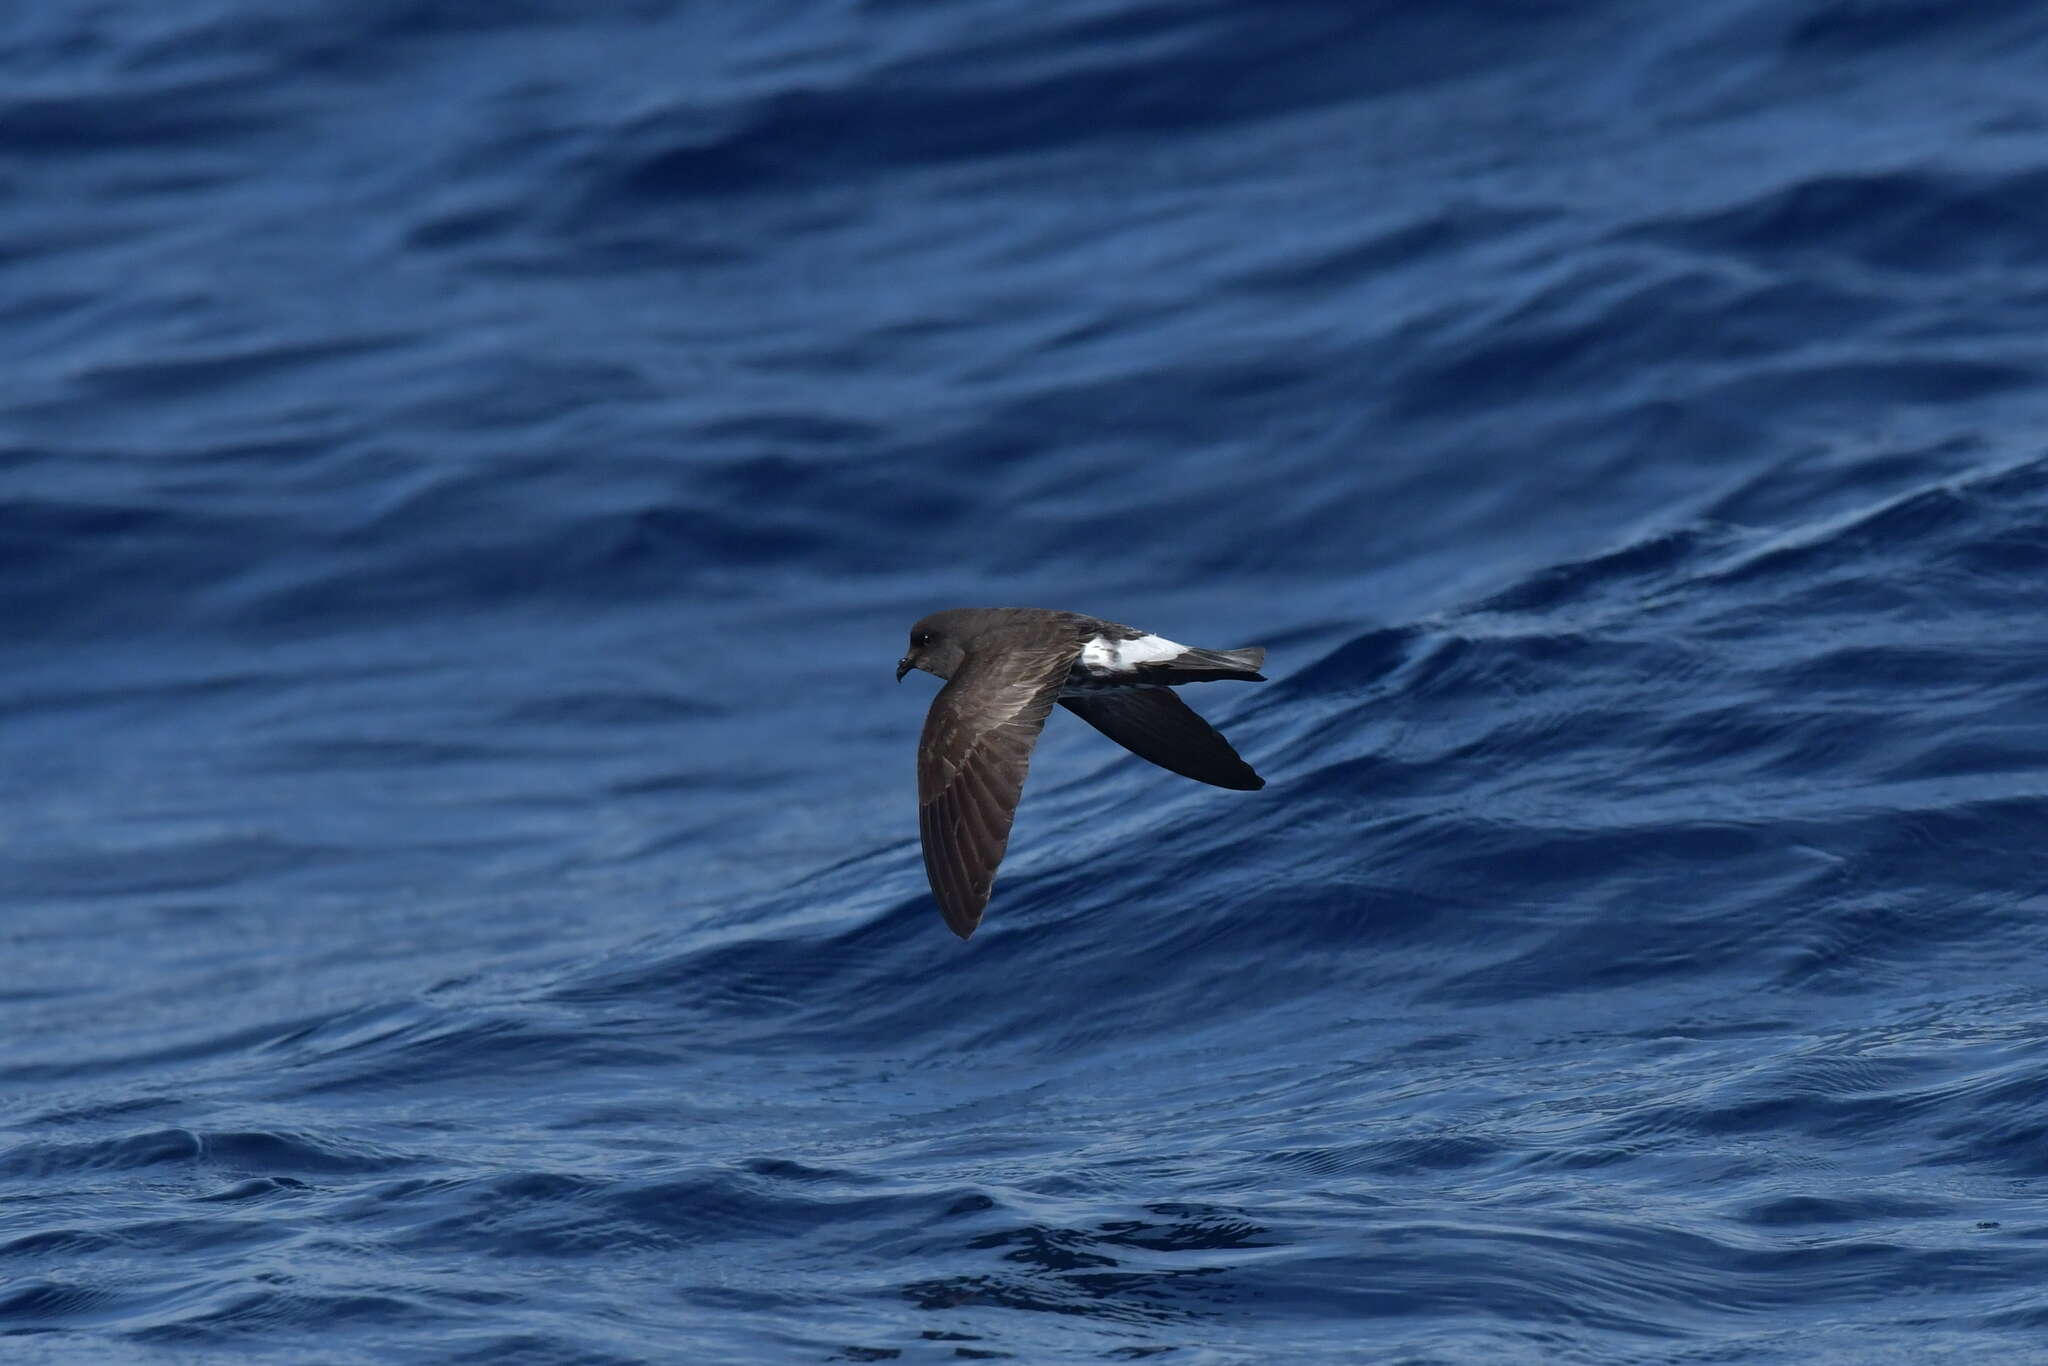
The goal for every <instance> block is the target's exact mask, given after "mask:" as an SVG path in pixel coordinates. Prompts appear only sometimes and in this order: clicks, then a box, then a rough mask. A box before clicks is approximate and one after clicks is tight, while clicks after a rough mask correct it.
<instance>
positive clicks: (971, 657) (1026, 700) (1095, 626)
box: [896, 607, 1266, 939]
mask: <svg viewBox="0 0 2048 1366" xmlns="http://www.w3.org/2000/svg"><path fill="white" fill-rule="evenodd" d="M1265 662H1266V652H1265V650H1264V649H1263V648H1261V647H1259V646H1256V645H1254V646H1250V647H1248V648H1245V649H1241V650H1197V649H1192V648H1190V647H1188V646H1186V645H1180V644H1176V643H1175V642H1173V641H1171V640H1168V639H1166V638H1165V637H1163V636H1155V635H1152V634H1150V633H1149V632H1145V631H1140V630H1138V629H1137V628H1136V627H1132V626H1123V625H1120V624H1118V623H1116V622H1114V621H1102V620H1100V619H1098V618H1096V617H1087V616H1082V615H1080V614H1079V613H1077V612H1052V611H1047V610H1044V609H1042V608H1036V607H960V608H955V609H953V610H951V611H947V612H934V613H932V614H931V615H930V616H928V617H926V618H925V619H924V620H922V621H920V622H918V623H917V625H915V626H913V627H911V628H910V653H908V654H906V655H904V656H903V658H902V659H900V660H898V661H897V663H896V679H897V681H898V682H901V681H902V680H903V675H905V674H907V673H909V672H910V671H911V670H912V669H923V670H924V671H925V672H926V673H929V674H937V675H938V676H939V677H940V678H943V679H945V680H946V686H945V687H943V688H941V689H940V690H939V695H938V696H937V697H935V698H934V699H932V709H931V711H930V713H929V714H928V715H927V716H926V717H925V720H924V735H923V737H922V738H921V739H920V740H919V741H918V746H917V804H918V829H919V832H920V834H921V835H922V836H923V839H924V869H925V875H926V876H927V877H928V878H929V879H930V880H931V884H932V895H933V896H934V897H936V898H938V902H939V910H940V911H941V912H942V913H944V915H945V917H946V924H947V925H949V926H951V927H952V930H953V932H954V933H955V934H957V935H959V936H960V937H961V938H962V939H965V938H966V937H967V936H968V935H970V934H973V933H974V927H975V926H976V925H979V924H980V923H981V912H982V908H983V907H984V906H986V905H987V904H988V897H989V892H990V890H991V889H992V888H993V887H994V886H995V880H996V865H997V864H999V863H1001V862H1002V861H1003V849H1004V847H1005V846H1006V845H1007V844H1008V843H1009V841H1010V822H1011V819H1012V818H1013V817H1014V816H1015V815H1016V811H1017V798H1018V797H1019V795H1021V794H1022V792H1023V790H1024V774H1025V771H1026V770H1027V769H1028V768H1029V767H1030V765H1031V747H1032V746H1033V745H1034V744H1036V743H1037V742H1038V733H1039V731H1040V730H1041V729H1043V728H1044V726H1045V718H1046V716H1047V714H1048V713H1050V712H1051V711H1052V704H1053V703H1055V702H1058V703H1059V704H1060V705H1061V706H1063V707H1065V708H1066V709H1067V710H1068V711H1070V712H1072V713H1074V715H1076V716H1078V717H1080V718H1081V719H1082V720H1083V721H1086V722H1087V723H1088V724H1089V725H1091V726H1093V727H1095V729H1097V730H1099V731H1101V732H1102V733H1103V734H1104V735H1107V736H1108V737H1109V738H1110V739H1112V740H1114V741H1116V742H1117V743H1118V744H1120V745H1122V746H1123V747H1124V748H1125V749H1128V750H1129V751H1131V753H1133V754H1135V755H1137V756H1138V757H1139V758H1141V759H1148V760H1150V761H1151V762H1153V763H1155V764H1157V765H1159V766H1160V767H1161V768H1165V769H1171V770H1172V771H1173V772H1175V773H1178V774H1180V775H1181V776H1182V777H1186V778H1193V779H1194V780H1195V781H1196V782H1202V783H1211V784H1214V785H1215V786H1217V787H1229V788H1237V789H1240V790H1243V791H1251V790H1254V789H1257V788H1261V787H1264V786H1265V785H1266V780H1265V779H1263V778H1261V777H1260V776H1259V775H1258V774H1256V773H1254V772H1252V769H1251V765H1249V764H1247V763H1246V762H1245V761H1244V760H1243V759H1240V758H1239V757H1238V755H1237V751H1236V750H1234V749H1232V748H1231V747H1230V742H1229V741H1228V740H1225V739H1224V738H1223V737H1222V736H1221V735H1219V734H1217V733H1216V731H1215V729H1214V728H1213V727H1211V726H1210V725H1209V723H1208V722H1206V721H1204V720H1203V719H1202V718H1201V717H1199V716H1197V715H1196V714H1195V713H1194V712H1193V711H1192V710H1190V709H1189V707H1188V705H1187V703H1185V702H1183V701H1181V700H1180V697H1179V696H1178V695H1177V694H1175V693H1174V692H1173V691H1172V689H1174V688H1175V687H1178V686H1179V685H1180V684H1182V683H1207V682H1212V681H1215V680H1218V679H1239V680H1243V681H1245V682H1248V683H1263V682H1265V677H1264V675H1262V674H1261V673H1260V672H1259V668H1260V666H1261V665H1263V664H1264V663H1265Z"/></svg>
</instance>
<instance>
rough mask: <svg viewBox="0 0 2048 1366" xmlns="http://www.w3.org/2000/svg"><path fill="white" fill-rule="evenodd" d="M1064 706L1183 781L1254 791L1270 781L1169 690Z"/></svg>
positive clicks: (1071, 700) (1109, 695)
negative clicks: (1184, 779)
mask: <svg viewBox="0 0 2048 1366" xmlns="http://www.w3.org/2000/svg"><path fill="white" fill-rule="evenodd" d="M1060 705H1061V706H1063V707H1065V708H1066V709H1067V710H1068V711H1070V712H1072V713H1074V715H1076V716H1078V717H1080V718H1081V719H1082V720H1083V721H1086V722H1087V723H1088V724H1089V725H1091V726H1093V727H1095V729H1097V730H1099V731H1101V732H1102V733H1103V734H1104V735H1107V736H1108V737H1109V738H1110V739H1112V740H1114V741H1116V742H1117V743H1118V744H1120V745H1122V746H1123V747H1124V748H1125V749H1127V750H1129V751H1130V752H1131V753H1133V754H1135V755H1137V756H1138V757H1139V758H1140V759H1149V760H1150V761H1151V762H1153V763H1155V764H1157V765H1159V766H1160V767H1161V768H1164V769H1170V770H1172V771H1173V772H1175V773H1178V774H1180V775H1181V776H1182V777H1183V778H1193V779H1194V780H1195V781H1196V782H1198V783H1213V784H1214V785H1215V786H1217V787H1233V788H1237V789H1239V790H1240V791H1247V792H1249V791H1254V790H1256V789H1258V788H1261V787H1264V786H1265V785H1266V780H1265V779H1264V778H1261V777H1260V776H1259V775H1258V774H1256V773H1254V772H1252V767H1251V765H1250V764H1247V763H1246V762H1245V761H1244V760H1243V759H1241V758H1239V757H1238V754H1237V751H1236V750H1234V749H1232V748H1231V747H1230V741H1228V740H1226V739H1224V738H1223V737H1222V736H1221V735H1220V734H1218V733H1217V731H1216V728H1215V727H1214V726H1211V725H1210V724H1209V723H1208V722H1207V721H1204V720H1203V719H1202V718H1201V717H1199V716H1197V715H1196V714H1195V712H1194V709H1193V708H1191V707H1189V706H1188V704H1187V703H1185V702H1183V701H1181V700H1180V696H1179V694H1177V693H1173V692H1169V691H1167V690H1166V689H1165V688H1134V689H1131V690H1129V691H1127V692H1105V693H1100V694H1097V695H1096V696H1093V697H1066V698H1062V699H1060Z"/></svg>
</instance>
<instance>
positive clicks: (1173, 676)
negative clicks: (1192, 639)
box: [1139, 645, 1266, 684]
mask: <svg viewBox="0 0 2048 1366" xmlns="http://www.w3.org/2000/svg"><path fill="white" fill-rule="evenodd" d="M1265 662H1266V650H1265V647H1264V646H1262V645H1247V646H1246V647H1245V648H1244V649H1242V650H1184V651H1182V652H1181V653H1180V654H1177V655H1175V656H1174V657H1173V658H1172V659H1167V660H1161V661H1160V662H1159V663H1157V664H1153V665H1149V666H1144V667H1141V668H1140V669H1139V672H1140V673H1143V674H1152V675H1156V676H1157V677H1158V679H1159V681H1160V682H1162V683H1167V684H1176V683H1215V682H1219V681H1221V680H1224V679H1235V680H1237V681H1238V682H1241V683H1263V682H1265V681H1266V676H1265V675H1264V674H1262V673H1260V672H1259V669H1260V667H1261V666H1262V665H1264V664H1265Z"/></svg>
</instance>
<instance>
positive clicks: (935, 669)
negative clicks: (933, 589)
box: [896, 612, 967, 683]
mask: <svg viewBox="0 0 2048 1366" xmlns="http://www.w3.org/2000/svg"><path fill="white" fill-rule="evenodd" d="M953 616H954V614H953V613H951V612H934V613H932V614H931V615H930V616H928V617H926V618H925V619H924V620H923V621H920V622H918V623H917V625H915V626H913V627H911V628H910V653H908V654H906V655H904V656H903V658H901V659H899V660H897V661H896V681H897V682H898V683H901V682H902V681H903V675H905V674H907V673H909V672H910V671H911V670H912V669H923V670H924V671H925V672H926V673H928V674H937V675H938V676H939V677H940V678H951V677H952V676H953V672H954V670H956V669H958V668H959V667H960V665H961V663H962V661H964V660H965V659H966V658H967V641H966V640H965V639H964V638H963V634H964V633H963V632H962V631H961V630H960V629H959V627H960V623H957V622H955V621H952V620H950V618H952V617H953Z"/></svg>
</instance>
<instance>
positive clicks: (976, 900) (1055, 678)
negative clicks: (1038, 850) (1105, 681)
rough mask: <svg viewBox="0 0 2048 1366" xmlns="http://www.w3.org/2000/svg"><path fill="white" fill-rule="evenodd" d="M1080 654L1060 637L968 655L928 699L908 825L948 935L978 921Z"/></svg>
mask: <svg viewBox="0 0 2048 1366" xmlns="http://www.w3.org/2000/svg"><path fill="white" fill-rule="evenodd" d="M1079 653H1080V647H1079V645H1078V644H1077V643H1074V642H1072V641H1071V639H1070V637H1068V636H1066V634H1065V633H1062V636H1061V639H1059V640H1057V641H1049V642H1047V644H1045V645H1044V646H1043V647H1034V648H1025V649H1008V650H1004V651H1002V652H1001V653H1000V654H998V655H996V656H994V657H993V658H969V659H968V661H967V663H966V664H965V666H963V667H962V668H961V670H960V672H958V673H956V674H954V675H953V679H952V681H951V682H950V683H948V684H946V686H945V687H944V688H941V689H940V690H939V695H938V696H937V697H936V698H934V699H932V709H931V712H930V713H929V714H928V715H927V716H926V717H925V719H924V737H923V738H922V739H921V740H920V741H919V742H918V746H917V803H918V810H917V820H918V829H919V832H920V833H921V834H922V835H923V836H924V871H925V875H926V876H927V877H928V878H930V879H931V884H932V895H933V896H935V897H937V898H938V902H939V910H940V911H942V912H943V913H944V914H945V917H946V923H947V924H948V925H950V926H951V927H952V929H953V933H955V934H957V935H959V936H960V937H961V938H962V939H965V938H966V937H967V936H968V935H970V934H973V933H974V927H975V926H976V925H979V924H980V923H981V910H982V907H984V906H986V905H987V904H988V894H989V892H990V890H991V889H992V888H993V887H994V886H995V881H996V865H997V864H999V863H1001V862H1002V861H1003V850H1004V848H1005V847H1007V846H1008V844H1009V842H1010V821H1011V819H1012V818H1013V817H1014V816H1015V815H1016V813H1017V798H1018V797H1019V796H1021V795H1022V794H1023V791H1024V774H1025V772H1026V771H1027V770H1028V769H1029V768H1030V766H1031V747H1032V746H1033V745H1035V744H1037V743H1038V733H1039V731H1041V730H1043V729H1044V728H1045V718H1046V716H1047V714H1048V713H1050V712H1051V711H1052V704H1053V700H1054V699H1055V698H1057V697H1058V696H1059V692H1060V685H1061V684H1063V683H1064V682H1065V681H1066V678H1067V670H1069V669H1070V668H1072V667H1073V663H1074V657H1075V656H1076V655H1077V654H1079Z"/></svg>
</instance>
